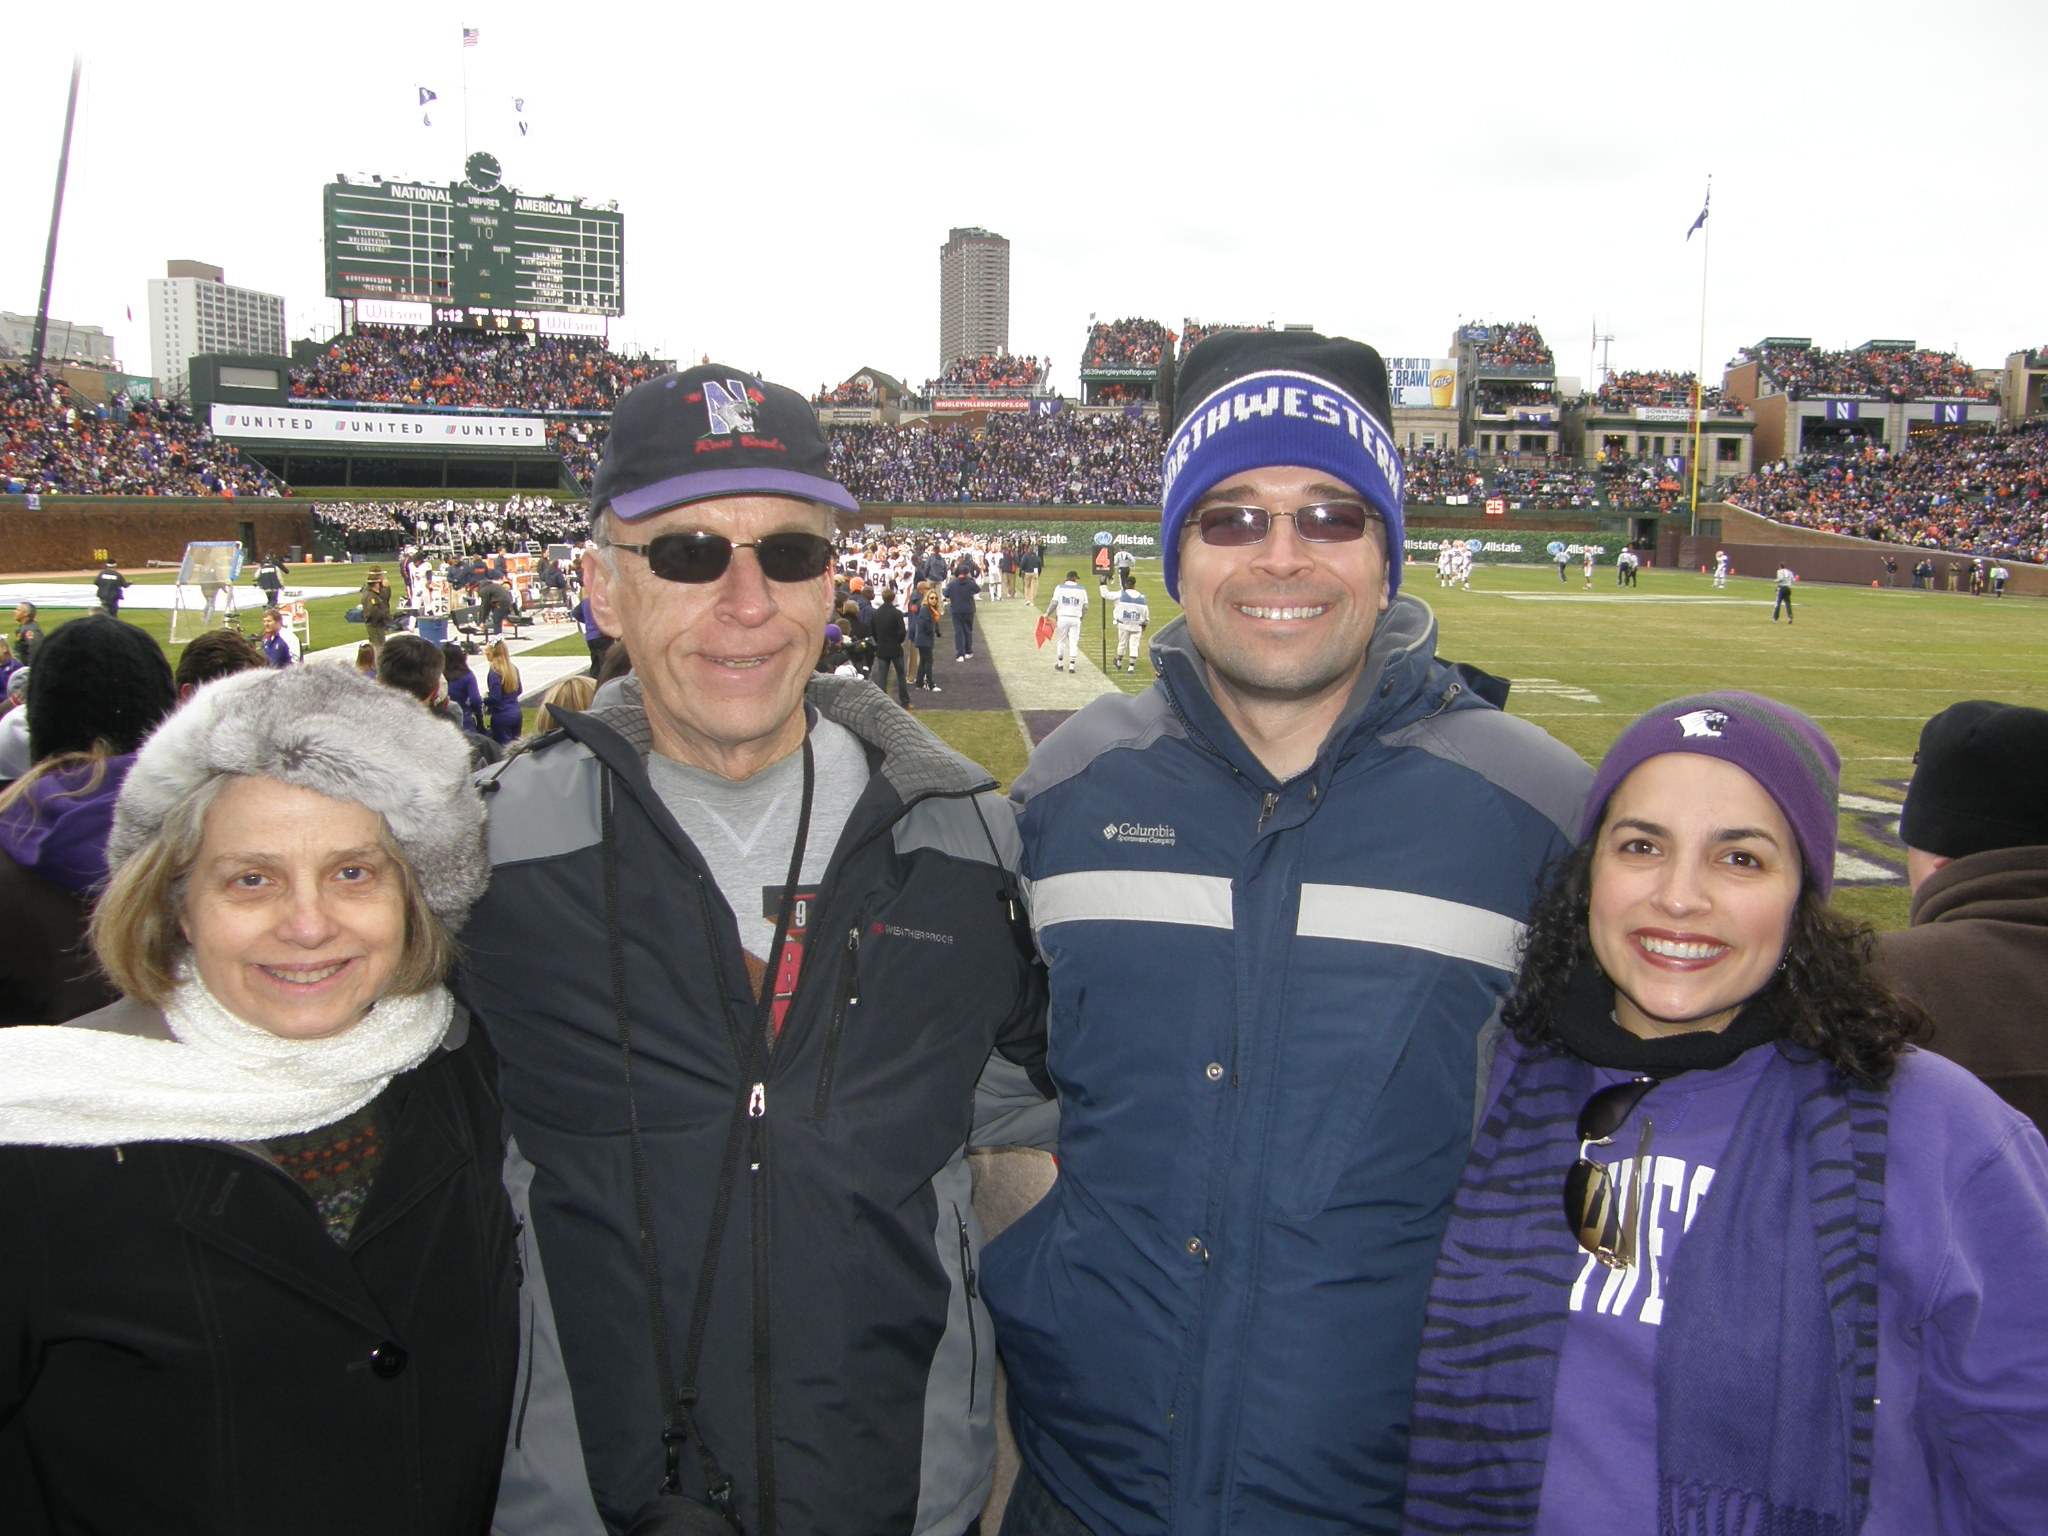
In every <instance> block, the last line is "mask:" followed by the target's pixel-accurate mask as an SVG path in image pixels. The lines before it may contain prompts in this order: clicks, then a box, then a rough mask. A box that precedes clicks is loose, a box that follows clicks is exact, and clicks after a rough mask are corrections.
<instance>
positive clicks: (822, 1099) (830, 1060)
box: [811, 923, 860, 1120]
mask: <svg viewBox="0 0 2048 1536" xmlns="http://www.w3.org/2000/svg"><path fill="white" fill-rule="evenodd" d="M859 1002H860V924H859V923H855V924H854V925H853V926H852V927H851V928H849V929H847V930H846V952H845V953H844V954H843V955H842V956H841V957H840V960H839V997H838V1001H836V1002H835V1003H833V1005H832V1023H831V1025H830V1026H829V1027H828V1028H827V1029H826V1031H825V1059H824V1063H823V1064H822V1065H821V1066H820V1067H819V1068H818V1094H817V1098H816V1099H815V1100H814V1101H813V1103H812V1105H811V1113H812V1116H813V1117H814V1118H816V1119H819V1120H822V1119H824V1118H825V1111H826V1110H828V1109H830V1108H831V1107H832V1069H833V1068H834V1067H835V1066H837V1065H838V1062H839V1037H840V1036H841V1035H842V1034H844V1033H845V1031H846V1010H847V1009H849V1008H851V1007H854V1006H855V1005H856V1004H858V1003H859Z"/></svg>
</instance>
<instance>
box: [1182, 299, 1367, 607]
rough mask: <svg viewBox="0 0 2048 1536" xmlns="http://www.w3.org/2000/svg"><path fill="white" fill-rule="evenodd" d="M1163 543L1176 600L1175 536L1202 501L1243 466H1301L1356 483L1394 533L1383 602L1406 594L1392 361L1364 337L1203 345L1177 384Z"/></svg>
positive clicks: (1278, 337)
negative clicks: (1390, 376)
mask: <svg viewBox="0 0 2048 1536" xmlns="http://www.w3.org/2000/svg"><path fill="white" fill-rule="evenodd" d="M1174 397H1175V400H1176V402H1177V403H1176V405H1175V408H1174V417H1173V434H1172V436H1171V437H1170V438H1168V440H1167V444H1166V462H1165V468H1164V472H1163V478H1164V484H1163V487H1162V490H1161V502H1162V506H1161V512H1160V519H1159V546H1160V552H1161V554H1162V555H1163V557H1164V559H1165V566H1166V569H1165V576H1166V590H1167V591H1168V592H1169V593H1171V594H1172V595H1173V597H1174V598H1175V600H1176V601H1177V600H1178V599H1179V597H1180V535H1181V528H1182V527H1183V526H1184V525H1185V523H1186V522H1187V516H1188V513H1189V512H1191V511H1192V510H1193V509H1194V506H1195V503H1196V502H1198V501H1200V500H1201V499H1202V498H1203V497H1204V496H1206V495H1208V494H1209V492H1211V491H1212V490H1214V489H1215V488H1216V487H1217V486H1219V485H1221V484H1223V482H1224V481H1225V480H1227V479H1229V478H1230V477H1231V476H1232V475H1237V474H1242V473H1244V472H1245V471H1247V470H1254V469H1271V468H1276V467H1279V466H1282V465H1298V466H1300V467H1301V468H1303V469H1319V470H1322V471H1324V472H1325V473H1327V474H1329V475H1331V476H1333V477H1334V478H1336V479H1337V480H1339V481H1341V482H1343V483H1344V484H1345V485H1348V486H1350V487H1351V488H1352V489H1353V490H1355V491H1357V492H1358V494H1359V495H1360V496H1361V497H1363V498H1364V499H1365V502H1366V504H1367V505H1368V506H1370V507H1371V508H1372V509H1373V510H1374V511H1375V512H1377V513H1378V514H1379V516H1380V520H1381V522H1382V523H1383V524H1384V525H1385V527H1386V530H1387V595H1388V596H1389V597H1392V596H1393V595H1394V594H1395V593H1396V592H1398V591H1400V589H1401V552H1402V530H1401V480H1402V468H1401V455H1400V453H1399V452H1398V451H1397V450H1396V449H1395V447H1394V439H1393V435H1392V423H1393V419H1394V418H1393V408H1392V405H1391V403H1390V398H1389V396H1388V393H1387V365H1386V364H1385V363H1384V362H1382V361H1381V360H1380V355H1379V353H1377V352H1375V351H1374V350H1373V349H1372V348H1371V347H1368V346H1366V345H1365V344H1364V343H1362V342H1356V341H1347V340H1345V339H1344V338H1343V337H1341V336H1318V335H1316V334H1315V333H1314V332H1304V331H1226V332H1225V333H1223V334H1222V335H1220V336H1211V337H1210V338H1209V339H1208V340H1207V341H1204V342H1200V343H1198V344H1197V345H1196V346H1195V347H1194V349H1193V350H1192V351H1190V352H1189V353H1188V356H1187V361H1186V362H1185V363H1183V364H1181V367H1180V374H1179V378H1178V380H1177V382H1176V384H1175V387H1174Z"/></svg>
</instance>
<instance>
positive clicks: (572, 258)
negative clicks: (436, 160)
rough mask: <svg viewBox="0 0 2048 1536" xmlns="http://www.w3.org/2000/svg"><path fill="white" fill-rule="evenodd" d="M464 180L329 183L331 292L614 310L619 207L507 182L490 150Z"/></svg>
mask: <svg viewBox="0 0 2048 1536" xmlns="http://www.w3.org/2000/svg"><path fill="white" fill-rule="evenodd" d="M466 171H467V177H466V179H465V180H463V181H460V182H449V183H446V184H444V185H435V184H433V183H428V182H409V181H370V182H367V183H366V182H363V181H359V180H355V181H351V180H343V181H335V182H330V183H328V185H327V188H326V191H325V194H324V197H323V199H322V205H323V213H324V219H323V228H324V233H325V237H326V245H327V294H328V297H329V298H335V299H390V300H394V301H396V302H400V303H412V304H434V305H440V306H445V307H461V308H469V307H477V308H497V309H513V310H535V311H551V312H562V313H569V314H582V315H616V314H619V313H620V312H621V310H622V309H623V307H624V298H625V283H624V259H625V240H624V224H623V221H622V220H621V218H620V216H619V211H618V208H617V206H616V205H611V206H605V207H596V206H591V205H587V204H585V203H584V202H583V200H582V199H580V198H560V197H532V196H528V195H527V194H525V193H523V192H515V191H513V190H512V189H511V188H509V187H506V186H503V185H501V184H500V183H499V180H498V162H497V161H496V160H495V159H493V158H492V157H491V156H490V155H488V154H484V153H481V152H479V153H477V154H474V155H471V156H470V157H469V161H468V164H467V166H466Z"/></svg>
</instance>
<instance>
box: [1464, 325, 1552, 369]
mask: <svg viewBox="0 0 2048 1536" xmlns="http://www.w3.org/2000/svg"><path fill="white" fill-rule="evenodd" d="M1479 329H1482V330H1484V331H1485V332H1486V333H1487V334H1486V340H1484V341H1481V342H1475V343H1474V344H1473V356H1474V358H1475V360H1476V361H1477V362H1478V364H1479V366H1480V367H1482V368H1535V367H1543V368H1548V367H1551V366H1553V359H1552V357H1551V354H1550V346H1549V344H1548V343H1547V342H1545V341H1544V339H1543V333H1542V332H1541V331H1539V330H1537V329H1536V327H1535V325H1534V324H1533V323H1532V322H1529V321H1525V320H1512V321H1509V322H1508V323H1507V324H1505V325H1493V326H1482V327H1479Z"/></svg>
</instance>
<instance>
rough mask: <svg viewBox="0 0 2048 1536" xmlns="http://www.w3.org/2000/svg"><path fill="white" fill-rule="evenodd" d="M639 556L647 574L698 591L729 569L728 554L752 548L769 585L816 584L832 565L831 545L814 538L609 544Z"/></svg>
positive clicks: (698, 536) (674, 537)
mask: <svg viewBox="0 0 2048 1536" xmlns="http://www.w3.org/2000/svg"><path fill="white" fill-rule="evenodd" d="M612 548H613V549H623V550H626V551H628V552H629V553H631V554H635V555H644V556H645V557H646V559H647V569H648V570H650V571H652V572H653V573H654V574H655V575H657V576H659V577H660V578H661V579H662V580H663V581H680V582H683V583H685V584H687V585H689V586H701V585H703V584H704V583H705V582H707V581H716V580H718V578H719V577H721V576H723V575H724V574H725V573H726V569H727V568H728V567H729V566H730V565H731V564H732V552H733V551H734V550H736V549H751V550H752V551H753V552H754V558H755V559H756V560H758V561H760V562H761V574H762V575H763V576H766V577H767V578H768V579H769V580H770V581H816V580H817V579H818V578H819V577H820V576H822V575H824V574H825V572H826V570H827V569H828V568H829V567H830V566H831V564H832V541H831V540H830V539H828V538H826V537H824V536H823V535H822V534H816V533H767V534H763V535H762V536H761V537H760V538H758V539H751V540H749V541H747V542H745V543H742V544H735V543H734V542H733V541H732V540H731V539H728V538H727V537H726V536H725V535H724V534H722V533H704V532H701V531H693V532H690V533H664V534H658V535H656V536H655V537H654V538H652V539H649V540H648V541H647V542H646V543H645V544H614V545H612Z"/></svg>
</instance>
